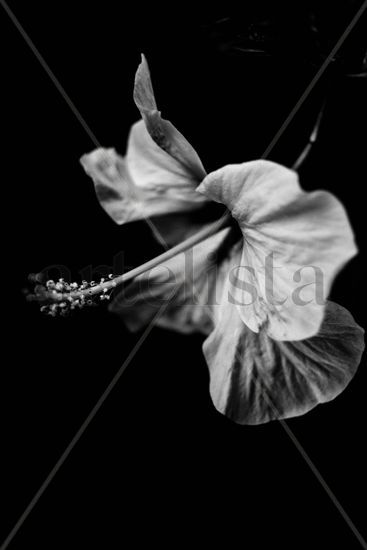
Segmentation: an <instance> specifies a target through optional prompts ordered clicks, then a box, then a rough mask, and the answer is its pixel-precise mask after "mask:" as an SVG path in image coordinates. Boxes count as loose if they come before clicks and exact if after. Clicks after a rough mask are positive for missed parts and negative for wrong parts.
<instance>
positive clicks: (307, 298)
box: [198, 160, 357, 340]
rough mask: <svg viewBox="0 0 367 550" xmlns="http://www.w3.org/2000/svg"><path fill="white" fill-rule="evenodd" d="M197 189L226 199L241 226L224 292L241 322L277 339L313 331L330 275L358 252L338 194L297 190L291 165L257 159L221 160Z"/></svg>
mask: <svg viewBox="0 0 367 550" xmlns="http://www.w3.org/2000/svg"><path fill="white" fill-rule="evenodd" d="M198 191H199V192H202V193H204V194H205V196H207V197H208V198H211V199H212V200H215V201H218V202H221V203H223V204H225V205H226V206H227V207H228V208H229V210H231V212H232V215H233V217H234V218H235V219H236V220H237V221H238V223H239V225H240V228H241V230H242V233H243V236H244V248H243V255H242V259H241V263H240V265H239V266H237V268H236V273H234V272H233V273H232V275H233V277H232V282H233V285H232V290H231V296H230V298H231V299H232V303H234V304H236V306H237V308H238V311H239V314H240V316H241V318H242V320H243V322H244V323H246V324H247V326H248V327H250V328H251V329H252V330H253V331H255V332H258V331H259V330H260V329H261V327H264V326H265V327H266V330H267V333H268V334H269V336H271V337H272V338H274V339H276V340H302V339H304V338H309V337H311V336H313V335H314V334H316V333H317V332H318V330H319V327H320V325H321V322H322V319H323V314H324V304H325V299H326V297H327V295H328V293H329V291H330V287H331V284H332V281H333V279H334V277H335V276H336V274H337V273H338V271H339V270H340V269H341V267H342V266H343V265H344V264H345V263H346V262H347V261H348V260H350V259H351V258H352V257H353V256H354V255H355V254H356V252H357V248H356V245H355V243H354V237H353V231H352V229H351V226H350V224H349V221H348V218H347V215H346V213H345V210H344V208H343V206H342V205H341V203H340V202H339V201H338V199H337V198H336V197H334V196H333V195H332V194H331V193H328V192H326V191H314V192H311V193H306V192H304V191H303V190H302V189H301V188H300V185H299V182H298V176H297V174H296V173H295V172H293V171H292V170H289V169H287V168H284V167H283V166H280V165H278V164H275V163H273V162H269V161H264V160H261V161H252V162H246V163H244V164H239V165H229V166H225V167H224V168H221V169H220V170H217V171H216V172H213V173H211V174H209V176H207V177H206V178H205V180H204V181H203V182H202V184H201V185H200V187H199V188H198Z"/></svg>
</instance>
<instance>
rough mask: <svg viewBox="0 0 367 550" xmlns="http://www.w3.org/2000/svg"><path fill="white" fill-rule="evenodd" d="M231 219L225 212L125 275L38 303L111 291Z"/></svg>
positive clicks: (53, 294)
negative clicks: (214, 220)
mask: <svg viewBox="0 0 367 550" xmlns="http://www.w3.org/2000/svg"><path fill="white" fill-rule="evenodd" d="M231 219H232V217H231V214H230V213H229V212H228V211H227V212H226V213H225V214H223V216H222V217H221V218H220V219H219V220H217V221H216V222H214V223H212V224H210V225H209V226H207V227H205V228H204V229H202V230H201V231H198V233H195V235H192V236H191V237H189V238H188V239H186V240H185V241H183V242H181V243H179V244H178V245H176V246H174V247H172V248H170V249H169V250H167V251H166V252H163V253H162V254H160V255H159V256H156V257H155V258H152V259H151V260H149V261H147V262H145V263H143V264H141V265H139V266H138V267H135V268H134V269H131V270H130V271H127V272H126V273H123V274H122V275H118V276H117V277H114V278H113V279H110V280H108V281H106V282H103V283H100V284H98V285H95V286H92V287H89V288H87V289H85V290H76V291H71V292H68V293H63V292H55V291H53V292H46V293H44V294H43V297H42V295H41V296H40V298H39V301H44V300H51V301H57V302H60V301H63V300H70V299H73V300H77V299H78V298H80V297H82V296H85V297H89V296H93V295H96V294H101V293H102V292H106V291H108V290H111V289H113V288H115V287H116V286H118V285H120V284H122V283H126V282H127V281H130V280H131V279H134V278H135V277H137V276H138V275H142V274H143V273H145V272H147V271H149V270H150V269H153V268H154V267H156V266H158V265H160V264H161V263H163V262H164V261H166V260H169V259H171V258H173V257H174V256H176V255H177V254H180V253H181V252H184V251H185V250H188V249H190V248H192V247H193V246H195V245H196V244H199V243H200V242H202V241H204V240H205V239H207V238H208V237H211V236H212V235H215V234H216V233H218V231H220V230H221V229H223V228H224V227H226V226H228V225H229V223H230V221H231Z"/></svg>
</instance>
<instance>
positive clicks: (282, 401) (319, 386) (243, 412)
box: [203, 302, 364, 424]
mask: <svg viewBox="0 0 367 550" xmlns="http://www.w3.org/2000/svg"><path fill="white" fill-rule="evenodd" d="M363 334H364V331H363V330H362V329H361V327H359V326H358V325H357V324H356V323H355V321H354V319H353V317H352V316H351V314H350V313H349V312H348V311H347V310H346V309H344V308H343V307H341V306H339V305H338V304H335V303H333V302H328V303H327V306H326V310H325V318H324V321H323V324H322V326H321V329H320V332H319V333H318V334H317V335H316V336H314V337H312V338H310V339H307V340H303V341H300V342H299V341H295V342H277V341H275V340H272V339H271V338H270V337H269V336H268V335H267V334H266V332H265V331H264V330H260V331H259V333H254V332H252V331H251V330H249V329H248V328H247V327H246V326H245V325H244V324H243V323H242V321H241V319H240V316H239V314H238V311H237V310H236V309H235V308H233V307H232V306H231V304H228V303H227V305H226V307H225V308H222V311H221V316H220V317H219V322H218V324H217V326H216V328H215V330H214V331H213V332H212V333H211V334H210V336H209V337H208V338H207V339H206V341H205V342H204V345H203V350H204V354H205V357H206V360H207V362H208V365H209V370H210V380H211V381H210V393H211V397H212V400H213V403H214V405H215V407H216V408H217V409H218V411H219V412H221V413H223V414H225V415H226V416H228V417H229V418H230V419H231V420H234V421H235V422H238V423H240V424H262V423H265V422H268V421H270V420H279V419H282V418H289V417H294V416H299V415H301V414H304V413H306V412H308V411H309V410H311V409H312V408H314V407H315V406H316V405H317V404H319V403H324V402H326V401H330V400H331V399H334V398H335V397H336V396H337V395H338V394H339V393H341V392H342V391H343V389H344V388H345V387H346V386H347V384H348V383H349V382H350V380H351V378H352V377H353V375H354V374H355V372H356V370H357V367H358V365H359V362H360V359H361V355H362V352H363V349H364V338H363Z"/></svg>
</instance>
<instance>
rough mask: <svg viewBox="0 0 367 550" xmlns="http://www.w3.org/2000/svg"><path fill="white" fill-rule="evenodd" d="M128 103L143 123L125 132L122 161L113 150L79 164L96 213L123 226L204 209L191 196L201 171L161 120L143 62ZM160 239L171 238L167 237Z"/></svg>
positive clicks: (192, 154)
mask: <svg viewBox="0 0 367 550" xmlns="http://www.w3.org/2000/svg"><path fill="white" fill-rule="evenodd" d="M134 99H135V102H136V104H137V106H138V108H139V110H140V112H141V114H142V117H143V120H140V121H139V122H137V123H135V124H134V125H133V126H132V128H131V130H130V134H129V139H128V146H127V154H126V157H125V158H123V157H121V156H119V155H118V154H117V153H116V151H115V150H114V149H103V148H99V149H96V150H94V151H92V152H91V153H89V154H87V155H84V156H83V157H82V158H81V159H80V160H81V164H82V165H83V167H84V169H85V170H86V172H87V173H88V174H89V175H90V176H91V177H92V179H93V181H94V184H95V187H96V192H97V196H98V198H99V201H100V203H101V205H102V207H103V208H104V209H105V210H106V212H107V213H108V214H109V215H110V216H111V217H112V219H113V220H114V221H115V222H116V223H118V224H123V223H127V222H130V221H134V220H141V219H144V218H148V217H154V216H163V215H164V216H165V215H167V214H169V213H172V212H175V213H176V212H191V211H194V210H196V209H198V208H200V207H201V206H202V205H204V204H207V203H208V200H207V199H206V198H205V197H203V195H201V194H199V193H196V188H197V186H198V185H199V183H200V181H201V180H202V179H203V178H204V177H205V175H206V173H205V170H204V168H203V165H202V163H201V161H200V159H199V157H198V155H197V153H196V152H195V150H194V149H193V148H192V147H191V145H190V144H189V143H188V142H187V140H186V139H185V138H184V137H183V136H182V134H180V132H178V130H176V128H174V126H172V124H171V123H170V122H168V121H166V120H163V119H162V118H161V116H160V113H159V111H158V110H157V106H156V102H155V98H154V93H153V88H152V84H151V80H150V74H149V69H148V65H147V62H146V60H145V58H144V56H143V59H142V62H141V64H140V65H139V68H138V70H137V73H136V77H135V87H134ZM157 224H158V225H159V222H157ZM162 225H163V223H162ZM158 229H159V228H158ZM166 231H167V228H166ZM163 236H164V237H168V238H170V237H171V235H170V232H169V231H168V232H166V233H165V234H164V235H163ZM174 240H175V239H174V238H173V240H172V239H171V242H173V241H174Z"/></svg>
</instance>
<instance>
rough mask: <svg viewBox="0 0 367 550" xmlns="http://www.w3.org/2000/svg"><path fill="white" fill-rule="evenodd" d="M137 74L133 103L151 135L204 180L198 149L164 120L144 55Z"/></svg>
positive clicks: (199, 178)
mask: <svg viewBox="0 0 367 550" xmlns="http://www.w3.org/2000/svg"><path fill="white" fill-rule="evenodd" d="M141 57H142V60H141V63H140V65H139V67H138V70H137V71H136V75H135V86H134V100H135V103H136V106H137V107H138V109H139V111H140V113H141V116H142V117H143V120H144V122H145V125H146V127H147V130H148V132H149V135H150V136H151V137H152V139H153V140H154V141H155V143H156V144H157V145H159V147H161V148H162V149H163V150H164V151H166V152H167V153H168V154H169V155H171V156H172V157H173V158H174V159H176V160H177V161H178V162H179V163H180V164H181V165H183V166H185V167H186V169H187V170H189V172H191V173H192V175H193V176H194V177H195V178H196V180H197V181H199V182H200V181H201V180H202V179H203V178H204V177H205V175H206V173H205V170H204V167H203V165H202V162H201V160H200V158H199V156H198V154H197V153H196V151H195V149H194V148H193V147H192V146H191V145H190V143H189V142H188V141H187V140H186V139H185V138H184V136H183V135H182V134H181V133H180V132H179V131H178V130H177V129H176V128H175V127H174V126H173V125H172V124H171V123H170V122H169V121H168V120H164V119H162V118H161V113H160V112H159V111H158V108H157V104H156V101H155V97H154V92H153V86H152V82H151V78H150V72H149V67H148V63H147V60H146V59H145V57H144V55H142V56H141Z"/></svg>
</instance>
